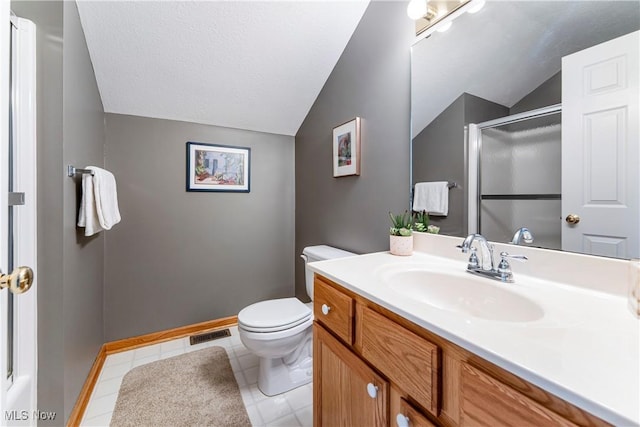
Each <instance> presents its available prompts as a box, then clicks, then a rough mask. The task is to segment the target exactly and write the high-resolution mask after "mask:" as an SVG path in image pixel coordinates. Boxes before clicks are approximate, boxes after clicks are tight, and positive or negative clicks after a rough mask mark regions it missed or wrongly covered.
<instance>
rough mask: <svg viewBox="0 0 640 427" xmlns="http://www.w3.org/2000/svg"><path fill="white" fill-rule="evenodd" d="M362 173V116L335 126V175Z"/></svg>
mask: <svg viewBox="0 0 640 427" xmlns="http://www.w3.org/2000/svg"><path fill="white" fill-rule="evenodd" d="M349 175H360V117H356V118H355V119H353V120H349V121H348V122H346V123H344V124H342V125H340V126H338V127H335V128H333V176H334V178H335V177H341V176H349Z"/></svg>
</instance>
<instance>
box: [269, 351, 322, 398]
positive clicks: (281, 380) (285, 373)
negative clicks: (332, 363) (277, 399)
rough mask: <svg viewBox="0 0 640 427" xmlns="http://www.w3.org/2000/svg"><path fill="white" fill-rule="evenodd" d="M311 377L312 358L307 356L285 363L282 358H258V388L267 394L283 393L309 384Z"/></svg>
mask: <svg viewBox="0 0 640 427" xmlns="http://www.w3.org/2000/svg"><path fill="white" fill-rule="evenodd" d="M312 379H313V358H312V357H311V356H307V357H304V358H301V359H300V360H298V361H296V363H295V364H292V365H287V364H286V363H285V362H284V359H283V358H278V359H267V358H263V357H261V358H260V366H259V368H258V388H259V389H260V391H261V392H262V393H264V394H265V395H267V396H275V395H276V394H281V393H285V392H287V391H289V390H293V389H294V388H297V387H300V386H303V385H305V384H309V383H310V382H311V380H312Z"/></svg>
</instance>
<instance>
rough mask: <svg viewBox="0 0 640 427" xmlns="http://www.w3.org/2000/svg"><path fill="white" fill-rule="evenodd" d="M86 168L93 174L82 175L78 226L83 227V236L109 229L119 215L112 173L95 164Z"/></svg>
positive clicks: (117, 219) (118, 220)
mask: <svg viewBox="0 0 640 427" xmlns="http://www.w3.org/2000/svg"><path fill="white" fill-rule="evenodd" d="M86 169H89V170H91V171H93V176H91V175H90V174H85V175H83V176H82V200H81V201H80V213H79V215H78V226H80V227H85V230H84V235H85V236H92V235H94V234H96V233H99V232H100V231H102V230H110V229H111V227H113V226H114V225H116V224H117V223H118V222H120V219H121V217H120V211H119V209H118V193H117V190H116V179H115V177H114V176H113V174H112V173H111V172H109V171H106V170H104V169H101V168H99V167H96V166H87V168H86Z"/></svg>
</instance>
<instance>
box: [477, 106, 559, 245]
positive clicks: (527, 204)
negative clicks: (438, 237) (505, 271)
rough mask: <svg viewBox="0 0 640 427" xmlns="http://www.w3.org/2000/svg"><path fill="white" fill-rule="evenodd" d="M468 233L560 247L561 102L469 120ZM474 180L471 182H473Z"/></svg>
mask: <svg viewBox="0 0 640 427" xmlns="http://www.w3.org/2000/svg"><path fill="white" fill-rule="evenodd" d="M468 137H469V145H468V150H469V183H470V185H469V224H468V225H469V232H470V233H474V232H477V233H481V234H482V235H484V236H485V237H486V238H487V239H488V240H490V241H497V242H509V241H511V239H512V237H513V235H514V232H515V231H516V230H517V229H519V228H521V227H527V228H528V229H529V230H531V233H532V234H533V236H534V243H533V245H534V246H542V247H545V248H551V249H560V248H561V230H562V229H561V227H562V215H561V199H562V195H561V184H562V181H561V172H562V171H561V105H554V106H551V107H545V108H541V109H536V110H532V111H528V112H525V113H520V114H516V115H512V116H507V117H503V118H499V119H495V120H491V121H488V122H484V123H479V124H470V125H469V129H468ZM474 180H475V181H476V185H473V182H474Z"/></svg>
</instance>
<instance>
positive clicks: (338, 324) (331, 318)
mask: <svg viewBox="0 0 640 427" xmlns="http://www.w3.org/2000/svg"><path fill="white" fill-rule="evenodd" d="M353 305H354V301H353V299H352V298H351V297H349V296H347V295H345V294H343V293H342V292H340V291H339V290H337V289H336V288H334V287H332V286H330V285H328V284H326V283H325V282H323V281H322V280H320V279H318V278H317V276H316V278H315V280H314V284H313V313H314V318H315V320H317V321H318V322H320V323H322V324H323V325H325V326H326V327H327V329H329V330H330V331H331V332H333V333H334V334H336V335H337V336H338V337H340V338H341V339H342V340H343V341H344V342H345V343H347V344H349V345H351V344H353V317H354V307H353Z"/></svg>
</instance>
